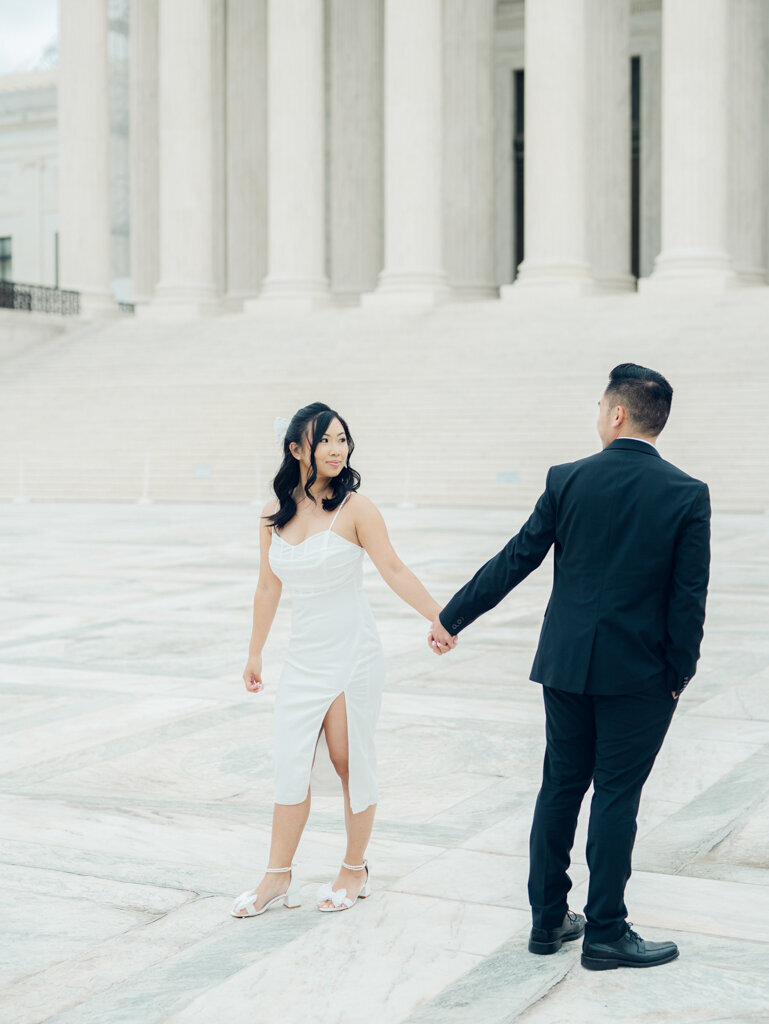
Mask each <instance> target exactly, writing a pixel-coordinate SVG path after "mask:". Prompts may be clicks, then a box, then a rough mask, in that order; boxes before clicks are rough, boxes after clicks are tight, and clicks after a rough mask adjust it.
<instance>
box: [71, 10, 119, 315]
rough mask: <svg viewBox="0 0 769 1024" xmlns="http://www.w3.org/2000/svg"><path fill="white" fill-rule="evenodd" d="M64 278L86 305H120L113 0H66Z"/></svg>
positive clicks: (107, 308) (88, 310)
mask: <svg viewBox="0 0 769 1024" xmlns="http://www.w3.org/2000/svg"><path fill="white" fill-rule="evenodd" d="M58 105H59V114H58V122H59V123H58V131H59V239H60V241H59V254H60V268H61V270H60V284H61V287H62V288H72V289H75V290H76V291H79V292H80V296H81V298H80V301H81V308H82V310H83V312H84V313H85V314H86V315H88V314H93V315H98V314H100V313H109V312H112V311H116V310H117V306H116V304H115V300H114V297H113V295H112V291H111V287H110V282H111V280H112V266H111V214H110V159H109V154H110V120H109V69H108V64H107V4H106V3H105V0H60V5H59V89H58Z"/></svg>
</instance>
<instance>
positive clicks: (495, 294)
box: [451, 281, 499, 302]
mask: <svg viewBox="0 0 769 1024" xmlns="http://www.w3.org/2000/svg"><path fill="white" fill-rule="evenodd" d="M451 298H452V299H454V300H455V301H457V302H483V301H484V300H485V299H498V298H499V288H498V287H497V286H496V285H495V284H486V283H485V282H480V281H469V282H464V283H460V284H457V283H454V282H452V284H451Z"/></svg>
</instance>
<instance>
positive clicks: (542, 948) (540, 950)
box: [529, 928, 585, 956]
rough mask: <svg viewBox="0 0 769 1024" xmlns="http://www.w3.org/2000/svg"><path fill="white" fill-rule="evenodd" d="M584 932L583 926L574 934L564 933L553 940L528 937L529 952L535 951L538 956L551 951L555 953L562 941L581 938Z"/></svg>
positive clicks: (546, 954) (548, 953)
mask: <svg viewBox="0 0 769 1024" xmlns="http://www.w3.org/2000/svg"><path fill="white" fill-rule="evenodd" d="M584 932H585V929H584V928H583V929H582V931H580V932H578V933H577V934H576V935H564V936H562V937H561V938H560V939H555V941H554V942H536V941H535V940H534V939H529V952H530V953H536V954H537V955H538V956H549V955H550V954H551V953H557V952H558V950H559V949H560V948H561V946H562V945H563V944H564V942H574V940H575V939H581V938H582V936H583V935H584Z"/></svg>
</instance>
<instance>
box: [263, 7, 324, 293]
mask: <svg viewBox="0 0 769 1024" xmlns="http://www.w3.org/2000/svg"><path fill="white" fill-rule="evenodd" d="M267 10H268V14H267V97H268V113H267V119H268V127H267V138H268V149H267V176H268V185H267V238H268V274H267V277H266V278H265V280H264V285H263V288H262V294H261V297H260V299H259V303H260V304H261V303H265V302H267V301H279V302H284V303H288V304H290V305H294V306H308V307H312V306H316V305H323V304H325V303H328V302H329V301H330V297H329V289H328V278H327V276H326V251H325V234H326V231H325V202H326V194H325V178H326V175H325V90H324V71H323V52H324V35H323V30H324V4H323V0H269V2H268V9H267ZM248 308H251V306H250V304H249V305H248Z"/></svg>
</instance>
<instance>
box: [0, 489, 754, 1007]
mask: <svg viewBox="0 0 769 1024" xmlns="http://www.w3.org/2000/svg"><path fill="white" fill-rule="evenodd" d="M385 511H386V518H387V520H388V522H389V524H390V526H391V533H392V537H393V539H394V542H395V545H396V548H397V549H398V551H399V552H400V554H401V555H402V557H403V558H404V559H405V560H406V561H407V563H408V564H410V565H411V566H412V567H413V568H414V569H415V570H416V571H417V572H418V573H419V574H420V575H421V576H422V578H423V579H424V580H425V582H426V583H427V585H428V586H429V587H430V589H431V590H432V591H433V592H434V593H435V595H436V597H438V598H439V599H445V598H447V597H449V596H450V594H451V593H452V592H453V590H454V589H455V588H456V587H457V586H458V585H459V584H461V583H462V582H464V581H465V579H467V578H468V577H469V575H471V573H472V572H473V571H474V569H475V568H476V567H477V566H478V565H479V564H480V563H481V562H482V561H484V560H485V559H486V558H487V557H488V556H490V555H491V554H492V553H494V552H495V551H496V550H497V549H498V547H499V546H501V544H502V543H503V542H504V541H505V540H506V539H507V538H508V537H509V536H510V535H511V534H512V533H513V532H515V530H516V529H517V527H518V525H519V524H520V522H521V521H522V519H523V518H524V514H523V513H521V512H518V513H511V512H505V511H494V512H483V511H468V510H464V511H463V510H457V511H446V510H442V511H431V510H428V509H388V510H385ZM257 514H258V512H257V509H256V508H255V507H250V506H240V507H236V506H211V505H209V506H181V505H166V506H156V505H145V506H142V505H127V504H126V505H36V504H31V505H3V506H0V543H1V547H0V568H1V570H2V590H1V591H0V622H2V630H1V631H0V693H1V694H2V701H1V703H0V733H1V734H2V741H1V742H0V931H1V932H2V934H1V935H0V993H1V994H0V1021H2V1022H3V1024H37V1022H43V1021H48V1022H51V1024H53V1022H55V1024H156V1022H157V1024H159V1022H169V1024H171V1022H173V1024H241V1022H243V1024H245V1022H249V1024H252V1022H265V1024H294V1022H297V1024H298V1022H302V1024H305V1022H306V1024H342V1022H345V1024H347V1022H363V1021H365V1022H368V1024H396V1022H404V1024H406V1022H408V1024H428V1022H429V1024H503V1022H508V1021H513V1020H516V1021H521V1022H524V1024H559V1022H566V1021H568V1022H591V1024H594V1022H604V1021H606V1022H608V1021H612V1022H628V1024H651V1022H655V1024H656V1022H660V1021H671V1022H674V1024H688V1022H695V1021H697V1022H704V1021H710V1022H715V1021H718V1022H720V1024H725V1022H748V1021H750V1022H767V1021H769V516H762V515H744V516H739V515H733V516H726V515H721V516H718V517H716V519H715V520H714V544H713V554H714V569H713V582H712V588H711V598H710V604H709V613H708V621H707V627H706V629H707V632H706V639H705V644H704V653H703V659H702V662H701V668H700V671H699V673H698V675H697V677H696V679H695V681H694V682H693V684H692V685H691V687H690V688H689V689H688V690H687V692H686V693H685V695H684V697H683V698H682V701H681V705H680V708H679V710H678V711H677V713H676V717H675V719H674V722H673V726H672V728H671V732H670V734H669V737H668V739H667V742H666V744H665V746H664V748H663V750H662V753H661V755H660V757H659V760H658V763H657V765H656V767H655V769H654V772H653V774H652V777H651V779H650V781H649V783H648V785H647V787H646V791H645V795H644V799H643V802H642V805H641V813H640V819H639V834H638V842H637V846H636V856H635V872H634V874H633V877H632V879H631V881H630V884H629V888H628V905H629V908H630V916H631V919H632V920H633V921H634V922H635V923H636V926H637V927H638V929H639V930H640V931H641V933H642V934H643V935H644V936H646V937H648V938H653V939H656V938H663V937H665V938H668V937H669V938H674V939H675V940H676V941H677V942H678V943H679V945H680V947H681V957H680V959H679V960H677V961H676V962H674V963H672V964H669V965H666V966H664V967H661V968H657V969H655V970H649V971H629V970H623V971H613V972H608V973H597V974H595V973H591V972H587V971H584V970H583V969H582V968H581V967H580V965H579V949H578V944H577V947H575V946H572V947H569V948H566V947H565V948H564V949H562V950H561V951H560V952H559V953H558V954H557V955H555V956H550V957H534V956H531V955H529V954H528V953H527V951H526V939H527V933H528V927H529V915H528V910H527V900H526V870H527V839H528V828H529V823H530V818H531V813H532V807H533V803H534V798H535V795H536V790H537V782H538V775H539V771H540V764H541V757H542V751H543V715H542V707H541V694H540V690H539V687H538V686H536V685H535V684H533V683H530V682H529V681H528V669H529V666H530V663H531V659H532V655H533V651H534V646H535V643H536V638H537V635H538V630H539V624H540V620H541V616H542V613H543V610H544V605H545V602H546V599H547V594H548V591H549V571H548V567H547V566H543V567H542V569H540V570H539V571H538V572H537V573H536V574H535V575H534V576H533V577H531V578H530V579H529V580H528V581H526V583H525V584H523V585H522V586H521V587H520V588H519V589H518V590H517V591H516V592H515V593H514V594H513V595H511V596H510V597H509V598H508V599H507V600H506V601H505V602H503V604H502V605H501V606H500V607H499V608H497V609H496V610H495V611H494V612H492V613H490V614H489V615H488V616H486V617H485V618H484V619H482V620H481V621H479V622H478V623H477V624H476V625H475V626H473V627H472V628H471V629H470V630H468V631H467V632H466V633H465V634H463V636H462V638H461V642H460V645H459V647H458V649H457V651H456V652H454V653H452V654H451V655H450V656H448V657H445V658H441V659H438V658H436V657H435V656H434V655H432V654H430V652H429V651H428V649H427V646H426V644H425V641H424V637H425V632H426V624H425V623H424V622H422V621H421V620H420V619H419V618H418V617H417V616H416V615H415V614H414V613H413V612H411V611H410V610H409V609H407V608H406V607H405V606H400V605H399V603H398V601H397V599H396V598H395V597H394V595H392V594H391V593H390V592H389V591H388V590H387V588H386V587H385V586H384V584H383V583H382V582H381V580H380V579H379V578H378V577H377V576H376V574H375V572H374V570H373V568H372V567H371V566H370V565H369V566H368V568H367V587H368V591H369V594H370V597H371V601H372V604H373V607H374V611H375V614H376V617H377V620H378V622H379V625H380V630H381V634H382V638H383V641H384V644H385V647H386V651H387V655H388V660H389V675H388V683H387V690H386V694H385V699H384V704H383V710H382V716H381V720H380V728H379V732H378V751H379V761H380V783H381V802H380V806H379V814H378V819H377V823H376V826H375V830H374V837H373V840H372V843H371V847H370V850H369V861H370V864H371V876H372V885H373V896H372V898H371V899H369V900H368V901H366V902H365V903H361V904H358V905H357V906H356V907H355V909H354V910H352V911H351V912H348V913H343V914H336V915H321V914H319V913H317V912H316V911H315V909H314V901H313V896H314V893H315V889H316V887H317V885H318V883H320V882H323V881H326V880H329V879H331V878H333V877H334V875H335V872H336V868H337V864H338V862H339V860H340V857H341V855H342V853H343V850H344V845H343V827H342V817H341V801H340V798H339V795H338V794H337V792H336V788H335V787H334V786H333V785H330V782H329V780H326V781H325V782H324V781H321V782H320V784H319V786H318V787H317V789H316V790H315V794H314V796H315V799H314V805H313V811H312V815H311V818H310V823H309V826H308V829H307V832H306V834H305V837H304V840H303V842H302V845H301V847H300V850H299V854H298V858H297V862H298V867H297V872H298V878H299V880H300V882H301V884H302V896H303V905H302V908H301V909H299V910H292V911H289V910H285V909H283V908H281V909H279V910H274V911H270V912H269V913H268V914H266V915H265V916H263V917H261V918H258V919H255V920H249V921H237V920H234V919H232V918H231V917H230V916H229V915H228V908H229V906H230V902H231V900H232V898H233V896H234V895H236V894H237V893H239V892H241V891H242V890H243V889H245V888H247V887H249V886H250V885H251V884H252V883H255V881H256V880H257V878H258V877H259V876H260V874H261V871H262V868H263V866H264V864H265V861H266V854H267V846H268V838H269V825H270V815H271V725H272V707H273V700H274V692H275V690H274V688H275V683H276V681H277V677H278V672H279V668H280V663H281V656H282V654H283V651H284V648H285V643H286V637H287V628H288V622H289V610H288V608H281V610H280V611H279V613H278V618H277V620H276V624H275V627H274V632H273V636H272V638H271V640H270V644H269V648H268V651H267V654H266V658H265V668H266V683H267V690H266V692H265V693H264V694H261V695H258V696H254V695H249V694H247V693H246V691H245V689H244V687H243V684H242V682H241V681H240V673H241V671H242V667H243V662H244V658H245V653H246V645H247V641H248V634H249V628H250V601H251V595H252V591H253V586H254V582H255V579H256V569H257V547H256V544H255V536H256V523H257ZM582 818H583V819H584V818H585V814H584V813H583V815H582ZM584 825H585V822H584V820H581V824H580V835H579V837H578V842H577V845H576V847H575V863H574V869H573V880H574V883H575V884H574V890H573V900H572V903H573V905H574V906H575V907H577V908H581V907H582V904H583V903H584V897H585V881H586V868H585V863H584V832H585V829H584Z"/></svg>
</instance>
